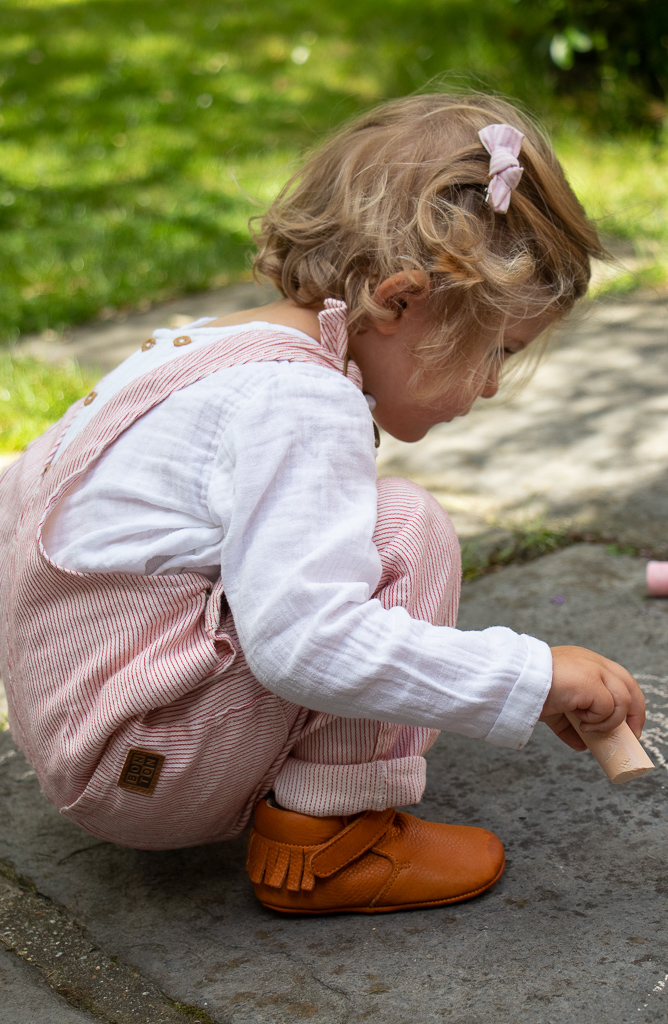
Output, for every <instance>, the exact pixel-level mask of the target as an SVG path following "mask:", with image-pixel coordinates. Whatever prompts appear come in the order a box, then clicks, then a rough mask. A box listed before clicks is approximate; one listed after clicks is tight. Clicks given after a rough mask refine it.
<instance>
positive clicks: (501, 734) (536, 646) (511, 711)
mask: <svg viewBox="0 0 668 1024" xmlns="http://www.w3.org/2000/svg"><path fill="white" fill-rule="evenodd" d="M521 636H522V639H523V640H524V642H525V643H526V645H527V658H526V661H525V662H524V666H523V668H522V671H521V672H520V674H519V676H518V677H517V682H516V683H515V685H514V686H513V688H512V690H511V691H510V693H509V694H508V697H507V699H506V702H505V704H504V705H503V710H502V711H501V714H500V715H499V717H498V718H497V720H496V722H495V723H494V725H493V726H492V728H491V729H490V731H489V733H488V734H487V736H486V737H485V739H486V740H487V742H488V743H493V744H494V746H496V747H512V748H514V749H515V750H519V749H520V748H521V747H523V746H524V744H525V743H527V742H528V740H529V739H530V737H531V733H532V732H533V730H534V726H535V725H536V722H537V721H538V717H539V715H540V713H541V711H542V710H543V705H544V703H545V700H546V698H547V695H548V693H549V691H550V686H551V685H552V651H551V650H550V648H549V647H548V645H547V644H546V643H543V641H542V640H537V639H536V637H534V636H527V635H526V634H525V633H522V634H521Z"/></svg>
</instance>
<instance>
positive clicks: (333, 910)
mask: <svg viewBox="0 0 668 1024" xmlns="http://www.w3.org/2000/svg"><path fill="white" fill-rule="evenodd" d="M505 867H506V859H505V857H504V858H503V864H502V865H501V867H500V868H499V870H498V872H497V873H496V875H495V876H494V878H493V879H492V880H491V881H490V882H487V884H486V885H483V886H481V887H480V888H479V889H473V890H472V891H471V892H465V893H462V895H461V896H451V897H449V899H447V900H427V901H426V902H424V903H399V904H397V906H395V907H327V908H326V909H323V910H298V909H293V908H292V907H276V906H274V904H273V903H265V901H264V900H260V903H261V904H262V906H263V907H266V908H267V909H268V910H275V911H276V912H277V913H278V914H293V915H296V914H299V915H304V916H306V915H308V916H310V917H321V916H322V915H323V914H392V913H396V912H397V911H399V910H421V909H422V910H424V909H426V908H428V907H445V906H447V905H448V904H449V903H463V901H464V900H471V899H473V898H474V897H475V896H480V895H482V893H483V892H487V890H488V889H491V888H492V886H493V885H495V884H496V883H497V882H498V880H499V879H500V878H501V875H502V874H503V872H504V870H505Z"/></svg>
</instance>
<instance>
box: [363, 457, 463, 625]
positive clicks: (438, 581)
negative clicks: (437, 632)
mask: <svg viewBox="0 0 668 1024" xmlns="http://www.w3.org/2000/svg"><path fill="white" fill-rule="evenodd" d="M374 543H375V544H376V547H377V548H378V552H379V554H380V557H381V561H382V565H383V572H382V576H381V580H380V583H379V587H378V590H377V592H376V595H375V596H376V597H378V598H379V600H380V601H381V603H382V604H383V605H385V606H386V607H391V606H393V605H402V606H403V607H405V608H406V609H407V610H408V611H409V613H410V614H411V615H412V616H413V618H417V619H422V620H424V621H429V622H433V623H434V624H436V625H449V626H453V625H454V624H455V622H456V618H457V608H458V605H459V589H460V583H461V556H460V551H459V541H458V540H457V535H456V533H455V529H454V526H453V525H452V521H451V519H450V517H449V516H448V514H447V512H445V510H444V509H443V508H442V507H441V505H439V503H438V502H437V501H436V499H435V498H434V497H433V496H432V495H431V494H429V492H428V491H426V490H425V489H424V488H423V487H420V486H418V484H415V483H413V482H412V481H410V480H403V479H399V478H394V477H387V478H383V479H381V480H379V481H378V520H377V524H376V531H375V534H374Z"/></svg>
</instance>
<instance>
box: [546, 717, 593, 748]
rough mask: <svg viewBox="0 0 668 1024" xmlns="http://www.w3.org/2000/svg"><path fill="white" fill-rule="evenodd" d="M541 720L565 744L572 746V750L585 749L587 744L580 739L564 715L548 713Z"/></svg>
mask: <svg viewBox="0 0 668 1024" xmlns="http://www.w3.org/2000/svg"><path fill="white" fill-rule="evenodd" d="M543 721H544V722H545V724H546V725H549V727H550V729H551V730H552V732H553V733H555V734H556V735H557V736H558V737H559V739H560V740H563V741H564V743H566V744H567V746H569V747H572V748H573V750H578V751H582V750H586V749H587V744H586V743H584V742H583V740H581V739H580V737H579V736H578V734H577V733H576V731H575V729H574V728H573V726H572V725H571V723H570V722H569V721H568V719H567V718H566V716H565V715H549V716H548V717H547V718H544V719H543Z"/></svg>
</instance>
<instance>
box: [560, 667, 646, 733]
mask: <svg viewBox="0 0 668 1024" xmlns="http://www.w3.org/2000/svg"><path fill="white" fill-rule="evenodd" d="M605 662H606V663H605V665H604V666H602V673H601V676H602V680H601V681H602V682H603V684H604V686H605V691H599V693H598V694H597V695H595V697H594V699H593V701H592V703H591V704H590V706H589V707H588V708H586V709H585V708H582V709H580V708H578V709H576V714H577V716H578V718H580V720H581V722H582V731H583V732H609V731H610V730H611V729H615V728H617V726H618V725H621V724H622V722H624V721H628V723H629V726H630V727H631V729H632V730H633V732H634V733H635V734H636V735H637V736H639V735H640V733H641V732H642V727H643V725H644V722H645V698H644V697H643V694H642V690H641V689H640V687H639V686H638V684H637V682H636V680H635V679H634V678H633V676H632V675H631V674H630V673H629V672H627V671H626V669H624V668H622V666H621V665H617V664H616V663H615V662H614V661H607V659H605ZM606 691H607V692H606Z"/></svg>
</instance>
